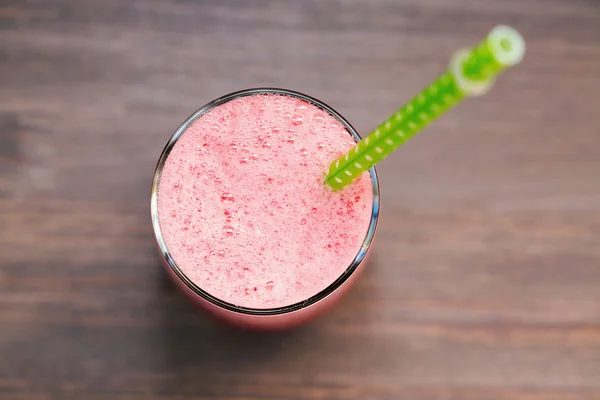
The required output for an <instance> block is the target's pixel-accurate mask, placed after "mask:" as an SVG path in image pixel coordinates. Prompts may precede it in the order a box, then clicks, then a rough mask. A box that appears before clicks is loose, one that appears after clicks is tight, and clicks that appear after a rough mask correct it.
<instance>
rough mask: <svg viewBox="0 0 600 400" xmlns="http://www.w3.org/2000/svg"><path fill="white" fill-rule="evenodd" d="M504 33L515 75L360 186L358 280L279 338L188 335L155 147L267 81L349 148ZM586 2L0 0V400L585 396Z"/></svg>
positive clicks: (590, 229)
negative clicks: (511, 42) (365, 240)
mask: <svg viewBox="0 0 600 400" xmlns="http://www.w3.org/2000/svg"><path fill="white" fill-rule="evenodd" d="M498 23H506V24H509V25H513V26H515V27H516V28H518V29H519V30H520V31H521V32H522V33H523V34H524V36H525V37H526V40H527V44H528V53H527V55H526V58H525V60H524V62H523V63H522V65H520V66H519V67H518V68H515V69H514V71H510V72H508V73H507V74H506V76H503V77H501V78H500V79H499V80H498V84H497V85H496V87H494V88H493V90H492V91H491V92H490V93H489V94H488V95H487V96H486V97H485V98H482V99H478V100H470V101H467V102H465V103H464V104H461V105H460V106H459V107H458V108H457V109H456V110H454V111H453V112H452V113H451V114H449V115H448V116H446V117H445V118H443V119H442V120H440V121H438V122H436V123H435V124H433V125H432V126H431V127H430V128H429V129H428V132H426V133H424V134H422V135H420V136H419V137H418V138H416V139H415V140H413V141H412V142H411V143H410V144H408V145H406V148H404V149H403V150H402V151H399V152H398V153H397V154H394V156H392V157H390V158H389V159H387V160H385V161H384V162H383V163H382V165H381V167H380V168H379V171H380V175H381V181H382V182H381V183H382V191H383V215H382V220H381V223H380V229H379V232H378V239H377V243H376V248H375V254H374V256H375V258H374V260H373V263H372V265H371V266H370V268H369V269H368V271H367V272H366V274H365V275H364V276H363V278H362V279H361V280H360V282H359V283H358V284H357V286H356V288H355V289H353V290H352V292H351V293H350V294H349V296H348V297H347V298H346V299H345V301H344V302H343V303H342V304H341V305H340V306H339V307H337V308H336V309H335V310H333V311H332V312H331V313H330V314H329V315H327V316H326V317H324V318H322V319H320V320H318V321H316V322H315V323H314V324H312V325H310V326H308V327H306V328H302V329H300V330H297V331H294V332H288V333H284V334H274V335H261V334H250V333H240V332H236V331H233V330H230V329H227V328H223V327H221V326H218V325H215V324H213V323H212V322H211V321H208V320H207V319H206V318H204V317H203V316H201V315H199V314H198V313H197V312H196V311H195V310H193V309H192V308H191V306H190V305H189V304H187V303H186V301H185V300H184V299H182V298H181V296H180V295H179V294H178V293H176V292H175V291H174V289H173V287H172V286H171V284H170V283H169V282H167V281H166V278H165V277H164V276H163V274H162V273H161V270H160V269H159V267H158V265H157V260H156V258H155V256H154V249H153V244H152V231H151V226H150V221H149V217H148V214H149V209H148V208H149V207H148V192H149V185H150V179H151V173H152V170H153V168H154V164H155V162H156V159H157V157H158V155H159V153H160V151H161V150H162V147H163V146H164V144H165V142H166V140H167V139H168V137H169V136H170V134H171V132H172V131H173V130H174V128H176V126H177V125H178V124H179V123H180V122H181V121H182V120H183V119H184V118H185V117H187V116H188V115H189V114H190V113H191V112H193V111H194V110H195V109H196V108H198V107H199V106H201V105H203V104H204V103H206V102H207V101H209V100H211V99H213V98H216V97H218V96H220V95H222V94H224V93H227V92H231V91H234V90H238V89H242V88H246V87H252V86H280V87H287V88H291V89H296V90H300V91H304V92H306V93H309V94H311V95H313V96H315V97H317V98H320V99H322V100H324V101H326V102H327V103H329V104H330V105H332V106H333V107H334V108H336V109H338V110H339V111H340V112H341V113H342V114H344V115H345V116H346V117H347V118H348V119H349V120H351V121H352V123H353V124H354V125H355V126H356V127H357V128H358V129H359V130H360V131H362V132H368V131H369V129H371V128H372V127H373V126H374V125H376V124H377V123H378V122H379V121H381V120H382V119H383V118H385V117H386V116H387V115H389V114H390V113H392V112H393V111H395V109H396V108H397V107H398V106H400V105H401V104H402V102H403V101H405V100H407V99H408V98H409V97H410V96H411V95H412V94H414V93H415V92H417V91H418V90H419V89H420V88H421V87H423V86H424V85H425V84H427V83H428V82H429V81H430V80H431V79H432V78H433V77H435V76H436V74H437V73H438V72H440V71H441V70H442V69H443V68H444V65H445V63H446V62H447V60H448V58H449V57H450V55H451V54H452V52H453V51H454V50H456V49H458V48H460V47H463V46H469V45H472V44H474V43H475V42H476V41H477V40H479V39H480V38H481V37H482V36H483V35H484V34H485V33H486V32H487V31H488V30H489V29H490V28H491V27H492V26H494V25H495V24H498ZM598 71H600V4H599V3H598V2H597V1H593V0H570V1H568V0H526V1H523V0H505V1H492V0H485V1H475V0H461V1H454V2H448V1H444V0H430V1H427V2H423V1H419V0H401V1H393V0H378V1H372V2H363V1H359V0H349V1H336V0H326V1H319V2H317V1H303V2H300V1H298V2H292V1H289V2H279V1H271V0H264V1H262V0H252V1H245V2H238V1H233V0H227V1H217V0H214V1H199V2H196V1H189V0H180V1H170V2H164V1H136V2H121V1H116V0H104V1H102V2H96V1H91V0H90V1H76V0H58V1H52V2H49V1H46V2H43V1H29V2H22V1H4V2H2V4H0V77H1V78H0V250H1V253H0V254H1V256H2V261H1V262H0V398H2V399H3V400H17V399H18V400H22V399H27V400H47V399H61V400H62V399H86V400H88V399H89V400H104V399H111V400H138V399H139V400H142V399H143V400H184V399H186V400H187V399H192V398H193V399H238V400H242V399H244V400H258V399H275V398H277V399H282V398H285V399H289V400H300V399H302V400H304V399H345V400H346V399H374V400H383V399H386V400H387V399H400V398H411V399H415V400H430V399H444V400H450V399H457V400H458V399H460V400H469V399H473V400H479V399H518V400H558V399H560V400H563V399H577V400H583V399H590V400H591V399H600V245H599V244H600V180H599V179H598V177H599V176H600V136H599V133H598V127H599V126H600V113H599V112H598V110H599V109H600V96H599V95H598V94H599V93H600V75H599V72H598Z"/></svg>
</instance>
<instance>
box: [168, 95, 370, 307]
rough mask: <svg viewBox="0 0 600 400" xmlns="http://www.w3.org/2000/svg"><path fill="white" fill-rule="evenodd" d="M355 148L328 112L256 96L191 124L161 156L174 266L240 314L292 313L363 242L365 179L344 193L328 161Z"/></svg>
mask: <svg viewBox="0 0 600 400" xmlns="http://www.w3.org/2000/svg"><path fill="white" fill-rule="evenodd" d="M353 145H354V140H353V139H352V137H351V136H350V134H349V133H348V132H347V131H346V129H345V128H344V127H343V126H342V125H341V124H340V123H339V122H338V121H337V120H336V119H335V118H334V117H332V116H331V115H329V114H327V113H325V112H324V111H322V110H320V109H319V108H317V107H316V106H314V105H312V104H310V103H307V102H305V101H303V100H299V99H296V98H293V97H288V96H280V95H252V96H247V97H242V98H238V99H236V100H232V101H229V102H227V103H225V104H222V105H220V106H218V107H216V108H214V109H212V110H211V111H210V112H208V113H206V114H204V115H203V116H202V117H200V118H199V119H198V120H196V121H195V122H194V123H193V124H192V125H191V126H190V127H189V128H188V129H187V130H186V131H185V132H184V134H183V135H182V136H181V137H180V138H179V140H178V141H177V143H176V144H175V146H174V147H173V149H172V150H171V153H170V155H169V157H168V158H167V160H166V162H165V165H164V169H163V172H162V176H161V180H160V183H159V191H158V211H159V221H160V226H161V230H162V233H163V236H164V238H165V242H166V244H167V247H168V249H169V251H170V253H171V255H172V257H173V259H174V260H175V262H176V263H177V265H178V266H179V268H180V269H181V270H182V271H183V272H184V273H185V274H186V275H187V276H188V277H189V278H190V279H191V280H192V281H193V282H194V283H196V284H197V285H198V286H199V287H201V288H202V289H204V290H205V291H207V292H208V293H210V294H211V295H213V296H215V297H217V298H219V299H221V300H224V301H227V302H229V303H232V304H236V305H239V306H244V307H252V308H272V307H282V306H288V305H291V304H294V303H297V302H300V301H303V300H306V299H308V298H309V297H311V296H313V295H315V294H317V293H318V292H320V291H321V290H323V289H325V288H326V287H327V286H329V285H330V284H331V283H333V281H335V280H336V279H337V278H338V277H339V276H340V275H341V274H342V273H343V272H344V271H345V270H346V268H347V267H348V266H349V265H350V263H351V262H352V260H353V259H354V257H355V256H356V254H357V252H358V250H359V248H360V246H361V245H362V242H363V240H364V238H365V235H366V232H367V229H368V226H369V221H370V217H371V208H372V202H373V196H372V191H371V180H370V177H369V175H368V173H365V174H363V175H362V176H361V177H360V178H359V179H357V180H356V181H355V182H354V183H353V184H352V185H350V186H348V187H346V188H344V189H343V190H341V191H339V192H333V191H331V190H330V189H329V188H328V187H327V186H325V185H324V184H323V181H324V173H325V171H326V170H327V167H328V165H329V163H330V162H331V161H332V160H334V159H335V158H336V157H339V156H341V155H342V154H344V153H345V152H346V151H347V150H348V149H350V148H351V147H352V146H353Z"/></svg>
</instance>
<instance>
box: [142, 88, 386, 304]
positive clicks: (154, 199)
mask: <svg viewBox="0 0 600 400" xmlns="http://www.w3.org/2000/svg"><path fill="white" fill-rule="evenodd" d="M255 94H279V95H285V96H290V97H295V98H297V99H301V100H304V101H307V102H309V103H311V104H313V105H315V106H317V107H318V108H320V109H321V110H323V111H325V112H327V113H329V114H330V115H332V116H333V117H334V118H336V119H337V120H338V121H339V122H340V123H342V124H343V125H344V127H345V128H346V130H347V131H348V132H349V133H350V134H351V135H352V137H353V138H354V140H355V141H356V142H359V141H360V140H361V137H360V135H359V134H358V133H357V132H356V129H354V127H353V126H352V125H351V124H350V123H349V122H348V121H347V120H346V119H345V118H344V117H343V116H342V115H341V114H339V113H338V112H337V111H335V110H334V109H333V108H331V107H330V106H328V105H327V104H325V103H323V102H322V101H320V100H317V99H315V98H313V97H311V96H308V95H306V94H304V93H300V92H296V91H293V90H288V89H281V88H269V87H261V88H252V89H245V90H240V91H237V92H232V93H229V94H226V95H224V96H221V97H219V98H217V99H215V100H213V101H211V102H209V103H207V104H205V105H204V106H202V107H201V108H199V109H198V110H197V111H195V112H194V113H193V114H192V115H191V116H189V117H188V118H187V119H186V120H185V121H184V122H183V123H182V124H181V125H180V126H179V128H177V130H176V131H175V133H173V135H172V136H171V138H170V139H169V141H168V142H167V144H166V146H165V148H164V149H163V151H162V153H161V155H160V158H159V159H158V163H157V165H156V168H155V170H154V175H153V179H152V188H151V195H150V214H151V218H152V227H153V230H154V237H155V239H156V241H157V244H158V247H159V250H160V253H161V256H162V258H163V259H164V261H165V262H166V263H167V265H168V266H169V268H170V269H171V270H172V271H173V272H174V273H175V275H176V276H177V277H178V278H179V279H180V280H181V281H182V282H183V283H184V284H185V285H186V286H187V287H188V288H189V289H190V290H191V291H192V292H194V293H195V294H196V295H198V296H200V297H202V298H203V299H204V300H206V301H208V302H210V303H212V304H213V305H215V306H217V307H219V308H223V309H226V310H228V311H233V312H237V313H241V314H247V315H262V316H268V315H279V314H287V313H291V312H294V311H298V310H301V309H303V308H306V307H309V306H311V305H313V304H316V303H317V302H319V301H321V300H323V299H325V298H326V297H327V296H329V295H330V294H332V293H334V292H335V291H336V290H337V289H339V288H340V287H341V286H342V285H343V284H344V283H345V282H346V281H347V280H348V279H349V278H350V276H352V274H353V273H354V272H355V271H356V269H357V268H358V266H359V265H360V264H361V262H362V261H363V260H364V258H365V256H366V254H367V251H368V250H369V248H370V246H371V243H372V242H373V238H374V236H375V230H376V228H377V222H378V220H379V180H378V178H377V171H376V170H375V167H371V168H370V169H369V174H370V177H371V182H372V187H373V207H372V211H371V219H370V221H369V228H368V229H367V234H366V235H365V239H364V240H363V243H362V245H361V247H360V249H359V250H358V253H357V254H356V256H355V257H354V259H353V260H352V262H351V263H350V265H349V266H348V268H346V270H345V271H344V272H343V273H342V274H341V275H340V276H339V277H338V278H337V279H336V280H335V281H333V282H332V283H331V284H329V285H328V286H327V287H325V288H324V289H322V290H320V291H319V292H318V293H317V294H315V295H313V296H312V297H309V298H308V299H306V300H303V301H300V302H297V303H294V304H291V305H288V306H283V307H274V308H251V307H243V306H238V305H235V304H233V303H229V302H227V301H224V300H221V299H219V298H218V297H216V296H213V295H211V294H210V293H208V292H207V291H205V290H203V289H202V288H201V287H200V286H198V285H197V284H195V283H194V282H193V281H192V280H191V279H189V278H188V277H187V276H186V274H185V273H184V272H183V271H182V270H181V269H180V268H179V267H178V266H177V264H176V263H175V260H174V259H173V257H172V256H171V253H170V252H169V249H168V247H167V244H166V242H165V240H164V237H163V235H162V230H161V227H160V221H159V218H158V190H159V183H160V178H161V174H162V170H163V167H164V164H165V162H166V160H167V158H168V157H169V154H170V153H171V150H172V149H173V146H175V143H177V140H178V139H179V138H180V137H181V135H182V134H183V133H184V132H185V131H186V130H187V128H189V127H190V126H191V125H192V124H193V123H194V122H195V121H196V120H197V119H198V118H200V117H201V116H203V115H204V114H206V113H207V112H208V111H210V110H212V109H213V108H215V107H217V106H219V105H221V104H224V103H227V102H229V101H231V100H234V99H236V98H239V97H245V96H251V95H255Z"/></svg>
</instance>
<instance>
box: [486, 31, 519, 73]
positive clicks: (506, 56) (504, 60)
mask: <svg viewBox="0 0 600 400" xmlns="http://www.w3.org/2000/svg"><path fill="white" fill-rule="evenodd" d="M488 43H489V46H490V50H491V51H492V53H493V54H494V58H495V59H496V61H498V62H499V63H500V64H502V65H505V66H511V65H515V64H518V63H520V62H521V60H522V59H523V56H524V55H525V40H524V39H523V36H521V34H520V33H519V32H518V31H517V30H516V29H514V28H511V27H510V26H506V25H498V26H496V27H495V28H494V29H492V31H491V32H490V34H489V35H488Z"/></svg>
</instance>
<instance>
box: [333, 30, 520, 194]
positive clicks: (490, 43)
mask: <svg viewBox="0 0 600 400" xmlns="http://www.w3.org/2000/svg"><path fill="white" fill-rule="evenodd" d="M524 53H525V42H524V41H523V38H522V37H521V35H520V34H519V33H518V32H517V31H516V30H514V29H513V28H510V27H508V26H503V25H501V26H497V27H495V28H494V29H492V31H491V32H490V33H489V34H488V35H487V37H486V38H485V39H484V40H482V41H481V43H479V44H478V45H477V46H475V47H474V48H472V49H470V50H461V51H458V52H457V53H456V54H455V55H454V57H452V59H451V60H450V65H449V67H448V70H447V71H446V72H444V73H442V74H441V75H440V76H439V77H438V78H437V79H436V80H435V81H433V83H431V84H430V85H429V86H427V87H426V88H425V89H424V90H423V91H421V93H419V94H418V95H416V96H415V97H414V98H413V99H412V100H410V101H409V102H408V103H407V104H406V105H405V106H404V107H402V108H400V109H399V110H398V111H397V112H396V113H395V114H394V115H392V116H391V117H390V118H388V119H387V120H386V121H384V122H383V123H382V124H381V125H379V126H378V127H377V129H375V130H374V131H373V132H371V133H370V134H369V135H368V136H367V137H365V138H364V139H363V140H361V141H360V142H359V143H358V144H357V145H356V146H354V147H353V148H352V149H350V151H348V152H347V153H346V154H344V155H343V156H342V157H340V158H338V159H337V160H335V161H334V162H333V163H331V165H330V166H329V171H328V173H327V178H326V183H327V184H328V185H329V186H331V187H332V188H333V189H334V190H337V189H341V188H343V187H344V186H346V185H348V184H349V183H351V182H352V181H353V180H354V179H356V178H358V177H359V176H360V175H361V174H362V173H363V172H365V171H367V170H368V169H369V168H371V167H372V166H373V165H375V164H376V163H378V162H379V161H381V160H382V159H384V158H385V157H386V156H387V155H388V154H390V153H391V152H392V151H394V150H395V149H396V148H398V147H400V146H401V145H402V144H404V143H405V142H406V141H407V140H408V139H410V138H411V137H413V136H414V135H416V134H417V133H418V132H420V131H421V130H423V128H425V127H426V126H427V125H428V124H429V123H430V122H431V121H433V120H435V119H436V118H438V117H439V116H440V115H442V114H443V113H445V112H446V111H448V110H449V109H450V108H452V107H453V106H455V105H456V104H457V103H458V102H459V101H461V100H462V99H463V98H464V97H465V96H478V95H482V94H484V93H485V92H486V91H487V90H488V89H489V88H490V87H491V86H492V84H493V83H494V78H495V77H496V76H497V75H498V74H500V72H502V71H503V70H504V69H505V68H507V67H509V66H512V65H515V64H518V63H519V62H520V61H521V59H522V58H523V55H524Z"/></svg>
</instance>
